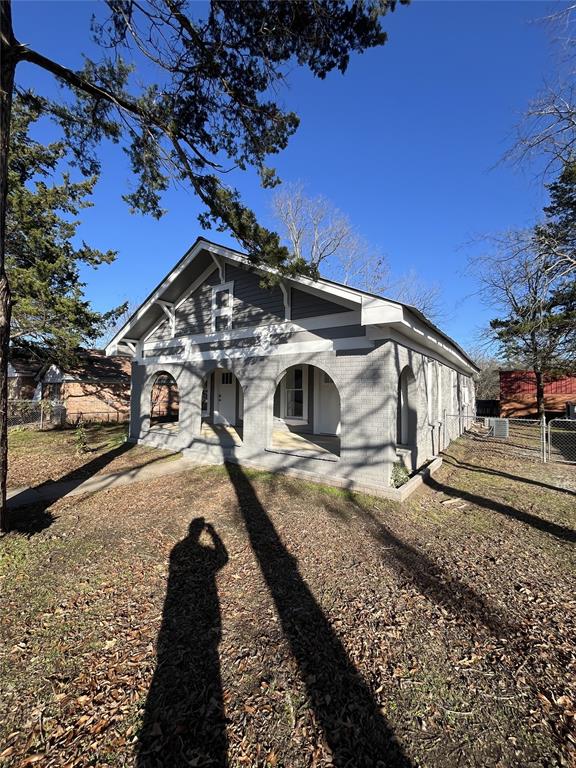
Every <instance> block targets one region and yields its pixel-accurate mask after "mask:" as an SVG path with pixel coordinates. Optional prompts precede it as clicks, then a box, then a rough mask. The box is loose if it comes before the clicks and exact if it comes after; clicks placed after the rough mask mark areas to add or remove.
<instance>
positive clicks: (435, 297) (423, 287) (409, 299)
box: [388, 269, 445, 321]
mask: <svg viewBox="0 0 576 768" xmlns="http://www.w3.org/2000/svg"><path fill="white" fill-rule="evenodd" d="M388 295H389V296H390V298H391V299H396V301H401V302H402V303H403V304H409V305H410V306H411V307H416V309H419V310H420V312H422V314H424V315H426V317H428V318H429V319H430V320H436V321H440V320H441V319H442V318H443V317H444V316H445V312H444V309H443V306H442V289H441V287H440V285H439V284H438V283H428V282H426V280H423V279H422V278H421V277H420V276H419V275H418V273H417V272H416V270H414V269H410V270H409V271H408V272H406V274H404V275H402V276H401V277H400V278H399V279H398V280H396V281H395V282H393V283H392V284H391V286H390V288H389V291H388Z"/></svg>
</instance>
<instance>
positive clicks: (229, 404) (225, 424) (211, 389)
mask: <svg viewBox="0 0 576 768" xmlns="http://www.w3.org/2000/svg"><path fill="white" fill-rule="evenodd" d="M200 432H201V437H202V438H204V439H206V440H209V441H213V440H218V442H220V443H221V444H230V445H241V444H242V440H243V438H244V389H243V387H242V384H241V383H240V381H239V379H238V377H237V376H236V375H235V374H234V373H232V371H228V370H226V369H225V368H220V367H219V368H216V369H214V370H213V371H210V373H208V374H207V375H206V376H205V377H204V380H203V382H202V421H201V428H200Z"/></svg>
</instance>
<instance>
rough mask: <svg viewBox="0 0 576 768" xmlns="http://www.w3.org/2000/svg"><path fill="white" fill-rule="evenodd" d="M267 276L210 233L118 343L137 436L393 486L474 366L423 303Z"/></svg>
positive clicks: (457, 398)
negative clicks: (128, 359) (395, 471)
mask: <svg viewBox="0 0 576 768" xmlns="http://www.w3.org/2000/svg"><path fill="white" fill-rule="evenodd" d="M266 278H270V275H267V274H266V273H264V272H262V270H258V271H257V270H256V269H255V268H254V267H253V266H252V265H251V263H250V261H249V259H248V258H247V257H246V256H244V255H243V254H240V253H238V252H236V251H234V250H231V249H228V248H223V247H220V246H218V245H216V244H214V243H210V242H208V241H206V240H202V239H199V240H198V241H197V242H196V243H195V244H194V246H193V247H192V248H191V249H190V251H189V252H188V253H187V254H186V255H185V256H184V258H183V259H182V260H181V261H180V262H179V263H178V264H177V265H176V267H175V268H174V269H173V270H172V272H171V273H170V274H169V275H168V276H167V277H166V279H165V280H164V281H163V282H162V283H161V284H160V285H159V286H158V288H156V289H155V291H154V292H153V293H152V294H151V295H150V297H149V298H148V299H147V300H146V301H145V302H144V303H143V304H142V306H141V307H140V308H139V309H138V310H137V311H136V312H135V314H134V315H133V316H132V318H131V319H130V320H129V321H128V322H127V323H126V324H125V326H124V327H123V328H122V329H121V330H120V331H119V333H118V334H117V335H116V336H115V338H114V339H113V340H112V341H111V342H110V344H109V346H108V347H107V353H108V354H111V355H112V354H117V353H118V352H121V353H123V354H124V353H130V354H131V355H132V358H133V362H132V398H131V415H130V439H131V440H132V441H135V442H143V443H146V444H149V445H155V446H161V447H165V448H168V449H172V450H178V451H183V452H184V453H185V454H187V455H189V456H191V457H193V458H194V459H197V460H198V461H202V462H221V461H224V460H231V461H237V462H241V463H246V464H252V465H257V466H260V467H263V468H269V469H271V470H278V471H298V472H299V473H300V474H302V473H303V474H304V475H305V476H306V475H309V476H310V477H311V478H312V477H313V478H324V479H325V480H326V481H327V482H330V481H333V482H335V483H337V484H339V485H346V486H348V487H361V486H365V487H372V488H387V487H389V484H390V478H391V473H392V467H393V465H394V464H395V463H397V462H398V461H401V462H403V463H404V464H405V465H406V466H407V467H408V469H410V470H412V469H416V468H417V467H419V466H421V465H422V464H424V463H426V462H427V461H428V460H429V459H430V458H432V457H433V456H434V455H435V454H436V453H438V451H439V450H441V449H442V448H443V447H444V445H445V444H446V441H447V437H446V430H445V415H446V414H460V413H463V412H464V411H465V410H468V411H470V410H471V404H472V403H473V402H474V393H473V383H472V374H473V373H474V371H475V368H474V364H473V363H472V362H471V361H470V360H469V358H467V356H466V355H465V354H464V352H463V351H462V350H461V349H460V348H459V347H458V346H457V345H456V344H455V343H454V342H453V341H452V340H451V339H449V338H448V337H447V336H445V335H444V334H443V333H442V332H441V331H439V330H438V329H437V328H435V327H434V326H433V325H432V324H431V323H429V322H428V321H427V320H426V318H424V317H423V316H422V315H421V314H420V313H419V312H418V311H417V310H415V309H413V308H410V307H406V306H404V305H402V304H399V303H397V302H392V301H389V300H387V299H383V298H381V297H377V296H373V295H371V294H368V293H364V292H362V291H358V290H355V289H352V288H349V287H347V286H343V285H339V284H336V283H332V282H330V281H327V280H317V281H312V280H309V279H306V278H294V279H292V278H290V279H287V278H282V279H281V280H279V281H278V280H272V281H271V282H270V280H269V284H268V283H267V284H266V285H265V284H263V282H264V280H266Z"/></svg>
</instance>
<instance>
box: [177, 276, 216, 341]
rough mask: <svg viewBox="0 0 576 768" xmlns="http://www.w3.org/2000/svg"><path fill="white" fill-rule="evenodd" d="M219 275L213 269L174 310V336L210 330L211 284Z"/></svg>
mask: <svg viewBox="0 0 576 768" xmlns="http://www.w3.org/2000/svg"><path fill="white" fill-rule="evenodd" d="M219 282H220V276H219V274H218V271H217V270H215V271H214V272H212V274H211V275H210V276H209V277H207V278H206V280H205V282H204V283H202V285H201V286H200V288H198V289H197V290H196V291H194V293H193V294H192V295H191V296H189V297H188V298H187V299H186V301H185V302H184V304H182V306H181V307H180V308H179V309H178V311H177V312H176V336H187V335H193V334H196V333H210V332H211V331H212V286H213V285H218V283H219Z"/></svg>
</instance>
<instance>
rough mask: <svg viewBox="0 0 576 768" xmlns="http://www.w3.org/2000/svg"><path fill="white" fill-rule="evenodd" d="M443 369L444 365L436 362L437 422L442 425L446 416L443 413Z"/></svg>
mask: <svg viewBox="0 0 576 768" xmlns="http://www.w3.org/2000/svg"><path fill="white" fill-rule="evenodd" d="M442 368H443V366H442V363H439V362H438V361H436V389H437V394H436V421H437V422H438V423H441V422H442V419H443V417H444V414H443V413H442V379H443V375H442Z"/></svg>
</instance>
